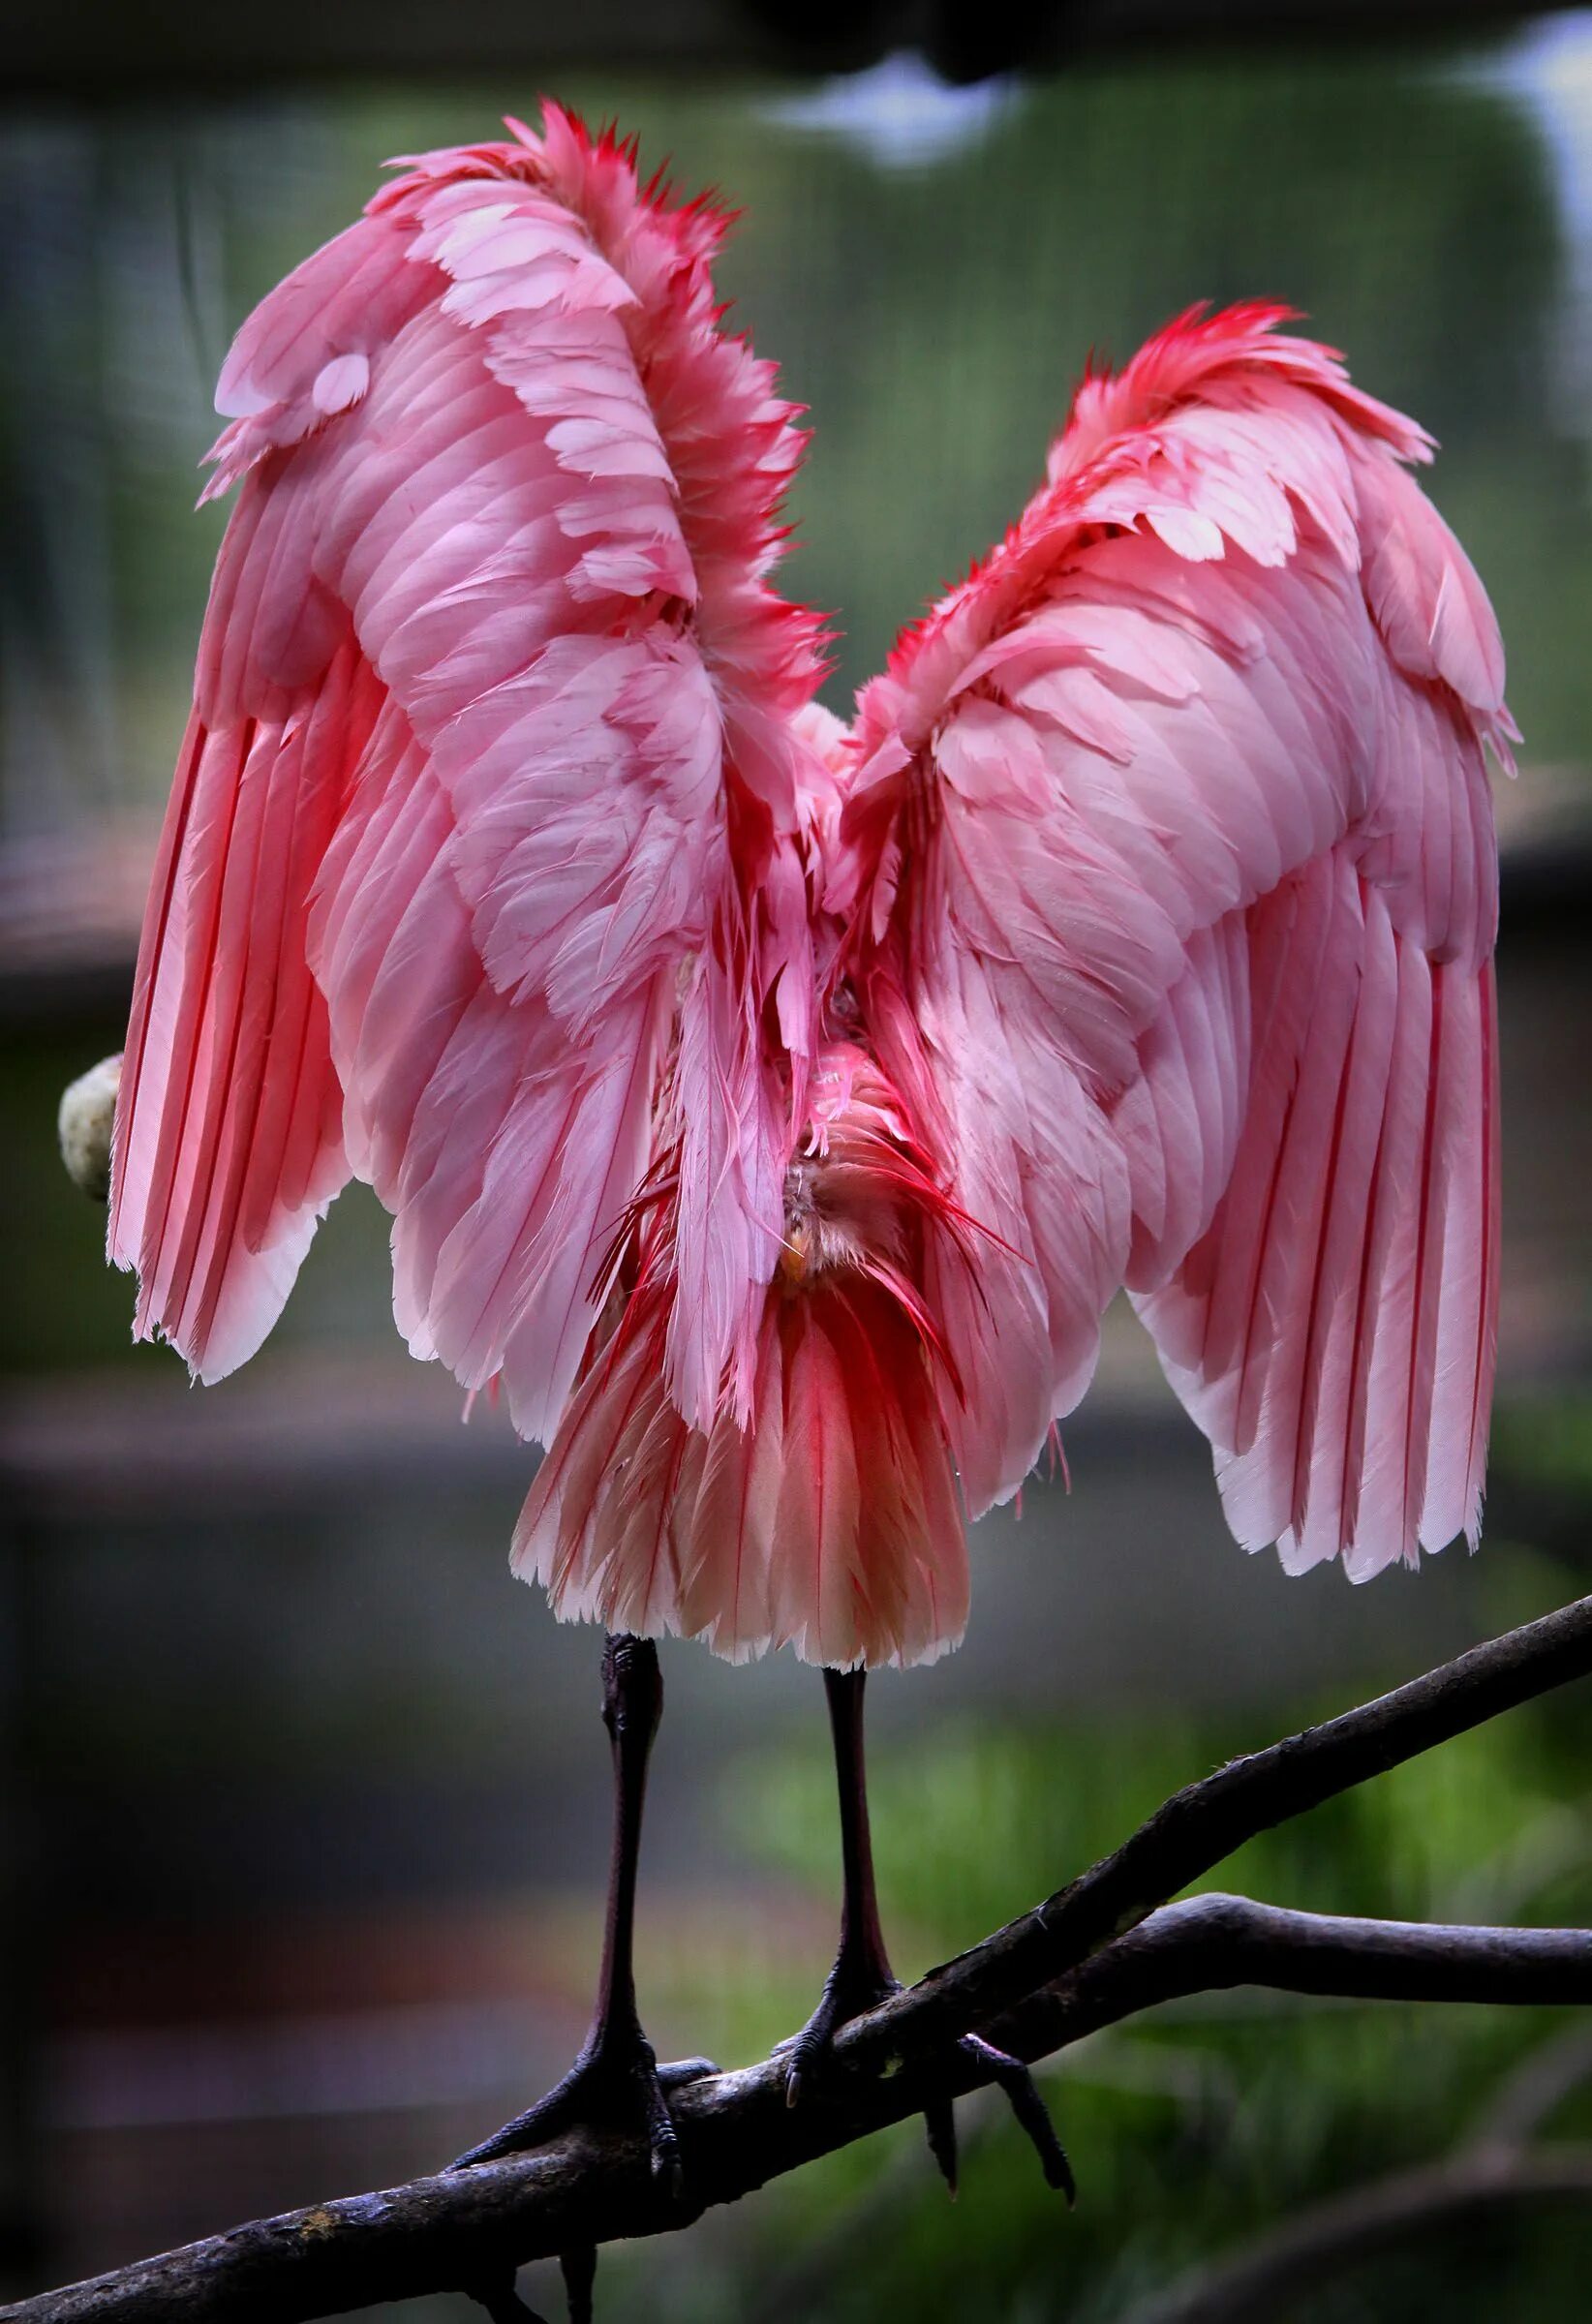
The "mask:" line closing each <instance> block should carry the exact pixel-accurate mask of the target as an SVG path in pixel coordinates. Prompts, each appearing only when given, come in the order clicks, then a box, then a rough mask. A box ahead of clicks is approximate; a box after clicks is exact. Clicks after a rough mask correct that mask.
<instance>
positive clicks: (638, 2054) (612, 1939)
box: [452, 1632, 716, 2265]
mask: <svg viewBox="0 0 1592 2324" xmlns="http://www.w3.org/2000/svg"><path fill="white" fill-rule="evenodd" d="M662 1710H663V1679H662V1674H661V1672H660V1671H659V1669H658V1649H657V1648H656V1647H655V1646H654V1644H653V1642H652V1640H651V1639H650V1638H637V1637H632V1636H630V1635H629V1634H628V1632H624V1633H620V1634H617V1635H614V1636H610V1637H609V1638H608V1639H607V1640H606V1642H605V1644H604V1646H603V1651H602V1723H603V1725H604V1726H605V1727H606V1728H607V1729H608V1734H609V1737H610V1739H611V1741H612V1744H613V1757H614V1844H613V1855H612V1859H611V1862H610V1866H609V1874H608V1914H607V1920H606V1923H605V1925H604V1929H603V1937H602V1969H601V1972H600V1974H599V1976H598V1980H597V2009H596V2012H595V2014H594V2016H593V2019H592V2028H591V2032H590V2033H588V2034H587V2036H586V2039H585V2042H584V2043H583V2044H582V2047H581V2052H580V2055H579V2057H578V2058H577V2059H576V2060H575V2063H574V2064H573V2065H572V2066H571V2067H570V2068H569V2071H568V2072H567V2073H566V2075H565V2077H564V2079H563V2081H562V2082H558V2083H555V2084H554V2086H553V2088H552V2089H551V2090H550V2091H549V2092H548V2094H547V2095H546V2096H545V2097H544V2098H542V2099H540V2100H538V2102H537V2103H536V2105H535V2106H533V2107H531V2108H530V2109H529V2110H528V2111H527V2112H526V2113H524V2114H519V2115H516V2116H515V2117H514V2120H513V2121H512V2122H511V2123H505V2125H504V2126H503V2128H502V2129H501V2130H498V2131H495V2132H494V2133H493V2135H492V2136H491V2137H490V2138H488V2139H483V2140H482V2141H481V2143H480V2145H479V2146H478V2147H472V2148H471V2149H470V2151H469V2153H468V2154H466V2155H461V2156H459V2158H458V2160H457V2162H455V2163H454V2164H453V2166H452V2167H453V2168H454V2169H455V2170H463V2169H466V2168H467V2167H469V2166H470V2165H471V2164H473V2163H478V2162H493V2161H496V2160H497V2158H498V2157H499V2156H502V2155H514V2154H518V2153H520V2152H521V2151H522V2150H523V2149H525V2148H527V2147H539V2146H544V2145H545V2144H546V2143H547V2141H548V2140H549V2139H553V2138H558V2137H560V2136H561V2135H562V2134H563V2133H564V2132H565V2131H566V2130H568V2129H572V2128H573V2127H574V2126H575V2125H577V2124H582V2125H590V2126H592V2127H595V2128H604V2129H606V2128H613V2129H617V2130H628V2131H640V2132H641V2133H642V2134H643V2135H644V2136H645V2138H646V2141H647V2145H648V2148H649V2150H650V2152H651V2154H652V2161H653V2171H654V2174H655V2176H657V2177H658V2179H660V2180H662V2181H663V2182H665V2184H666V2185H667V2186H669V2187H670V2189H671V2191H676V2192H677V2191H678V2190H679V2186H680V2177H681V2172H680V2147H679V2142H678V2140H677V2139H676V2137H675V2130H674V2125H673V2123H672V2122H671V2121H670V2119H669V2109H668V2103H667V2093H668V2092H669V2091H671V2090H677V2089H679V2088H680V2086H681V2085H682V2084H683V2083H686V2082H693V2081H697V2080H699V2079H700V2078H701V2077H702V2076H703V2075H704V2074H711V2073H713V2072H714V2071H715V2070H716V2069H715V2067H714V2066H713V2065H712V2064H710V2063H709V2061H708V2060H707V2059H706V2058H690V2059H686V2060H683V2061H681V2062H680V2063H678V2064H672V2065H659V2064H658V2061H657V2059H656V2058H655V2057H654V2055H653V2048H652V2044H651V2043H650V2042H649V2041H648V2039H647V2036H646V2034H645V2033H643V2032H642V2030H641V2020H640V2018H639V2017H638V2016H637V2014H636V2005H635V1977H634V1972H633V1967H632V1959H631V1945H632V1939H633V1935H634V1930H635V1880H636V1862H637V1859H638V1857H639V1855H640V1852H641V1813H642V1809H643V1806H644V1805H645V1802H646V1793H647V1761H648V1758H649V1757H650V1755H651V1752H652V1746H653V1737H654V1735H655V1734H656V1733H657V1732H658V1720H659V1718H660V1717H661V1715H662ZM570 2256H571V2259H572V2260H576V2261H577V2265H578V2256H577V2255H574V2254H571V2255H570Z"/></svg>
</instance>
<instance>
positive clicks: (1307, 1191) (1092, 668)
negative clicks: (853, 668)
mask: <svg viewBox="0 0 1592 2324" xmlns="http://www.w3.org/2000/svg"><path fill="white" fill-rule="evenodd" d="M1284 320H1285V318H1284V317H1283V316H1282V315H1281V314H1280V313H1279V312H1278V311H1275V310H1270V309H1263V308H1248V309H1240V310H1235V311H1232V312H1230V313H1228V314H1225V315H1218V316H1215V317H1211V318H1209V319H1202V318H1201V317H1199V316H1191V317H1186V318H1184V319H1183V320H1182V321H1180V322H1179V323H1177V324H1175V325H1174V326H1172V328H1171V329H1169V330H1168V331H1167V332H1165V333H1163V334H1162V335H1161V337H1160V338H1159V339H1157V340H1155V341H1152V342H1151V343H1150V344H1149V345H1148V347H1147V348H1146V349H1145V350H1144V351H1143V352H1142V353H1141V354H1140V355H1139V356H1138V357H1137V358H1136V359H1135V361H1134V362H1133V363H1132V364H1131V365H1130V366H1129V367H1128V369H1127V370H1126V371H1125V372H1124V373H1123V374H1122V375H1121V376H1120V377H1119V378H1118V379H1116V380H1098V379H1097V380H1090V381H1087V382H1086V383H1085V386H1084V388H1083V389H1082V390H1081V391H1080V395H1079V398H1078V401H1077V404H1076V406H1075V410H1074V413H1073V417H1072V420H1071V422H1070V424H1069V427H1068V429H1067V430H1066V432H1065V434H1064V435H1063V436H1062V437H1061V438H1060V439H1059V440H1058V443H1057V444H1056V448H1055V450H1054V452H1053V455H1052V461H1051V470H1050V479H1049V483H1048V485H1047V487H1046V489H1045V490H1044V491H1042V492H1041V493H1040V494H1039V495H1038V497H1037V498H1036V500H1035V501H1034V502H1033V504H1032V505H1030V507H1029V508H1028V510H1027V511H1026V514H1025V516H1024V518H1023V519H1022V521H1021V522H1020V524H1019V525H1018V526H1017V528H1015V530H1014V532H1013V533H1012V534H1011V535H1009V536H1008V538H1007V540H1006V541H1005V542H1004V543H1003V544H1002V545H1001V547H1000V548H998V549H997V550H996V551H995V554H994V555H993V556H992V557H991V558H990V560H989V561H988V562H987V564H986V565H985V566H983V567H982V568H981V569H980V570H979V571H978V572H976V573H975V574H974V576H973V577H972V579H971V580H970V581H969V582H968V583H967V584H966V585H965V586H964V588H963V589H961V590H960V591H958V592H956V593H954V594H953V596H951V597H950V598H948V599H947V600H946V601H945V602H944V603H943V604H942V605H941V606H940V607H939V608H937V609H936V611H935V613H934V615H933V616H932V617H931V618H930V619H929V621H928V622H927V623H926V624H925V625H924V626H923V627H921V628H920V629H919V630H917V631H915V632H912V633H909V634H908V636H907V637H906V638H905V639H904V640H903V643H902V645H901V646H900V647H899V648H898V650H897V653H896V655H895V657H894V658H893V660H892V664H891V667H890V670H889V672H888V674H887V675H886V676H885V677H883V678H881V679H879V680H877V681H875V682H874V684H873V687H872V688H870V689H869V690H868V692H867V693H866V694H865V696H864V697H863V702H862V705H861V714H860V719H859V723H858V729H857V749H858V766H857V771H856V773H855V775H854V778H853V780H852V784H851V789H850V794H849V798H848V801H847V806H846V810H845V818H844V823H843V826H842V841H843V844H842V848H841V849H840V851H839V853H838V856H837V863H836V870H835V872H834V874H833V888H834V893H835V896H836V899H837V902H839V903H840V904H841V905H842V907H843V908H850V909H851V910H852V911H853V912H854V914H855V915H856V919H855V925H854V931H853V947H854V953H853V964H852V974H853V981H854V983H855V985H856V988H857V991H858V994H859V997H860V1001H861V1005H862V1007H863V1009H864V1013H865V1016H866V1017H867V1020H868V1022H869V1024H870V1028H871V1031H872V1033H873V1037H874V1038H875V1040H876V1041H877V1043H878V1045H879V1047H880V1051H881V1055H882V1056H883V1058H884V1060H885V1062H886V1065H887V1069H888V1070H890V1071H891V1072H892V1073H893V1074H894V1076H895V1077H896V1079H897V1081H898V1083H899V1084H900V1086H902V1087H903V1090H906V1091H908V1092H910V1093H911V1096H912V1099H913V1102H914V1104H915V1105H916V1107H917V1109H918V1112H919V1115H920V1118H921V1119H922V1120H923V1122H924V1123H925V1124H926V1125H927V1129H926V1134H927V1135H929V1136H930V1137H931V1138H932V1139H933V1140H934V1141H937V1144H938V1149H939V1151H940V1153H941V1154H942V1156H943V1157H944V1159H945V1165H946V1168H947V1170H948V1171H949V1172H950V1174H951V1175H952V1177H953V1180H954V1183H955V1185H956V1188H957V1192H958V1196H959V1199H960V1200H961V1201H962V1202H963V1203H964V1206H965V1208H967V1209H968V1210H969V1211H971V1212H972V1213H973V1214H974V1215H975V1216H976V1217H978V1218H979V1219H981V1220H982V1221H983V1223H984V1224H985V1226H986V1227H987V1228H988V1229H989V1230H991V1231H992V1238H991V1250H990V1256H989V1261H988V1265H987V1266H986V1268H985V1269H983V1270H982V1272H983V1276H984V1284H985V1291H984V1297H983V1298H982V1299H981V1300H980V1299H975V1298H974V1297H973V1296H972V1295H971V1294H970V1293H969V1292H967V1291H966V1290H963V1291H962V1292H960V1293H959V1292H958V1289H957V1286H956V1285H954V1284H948V1285H947V1286H946V1287H945V1297H946V1299H947V1300H949V1302H950V1303H951V1313H950V1317H949V1325H950V1329H951V1330H952V1331H953V1334H954V1337H955V1342H956V1348H957V1355H958V1361H959V1364H960V1366H961V1368H962V1370H963V1372H964V1375H965V1376H966V1377H967V1378H968V1379H969V1380H971V1381H976V1382H977V1383H979V1386H978V1388H977V1389H976V1390H975V1391H973V1392H972V1393H971V1394H970V1395H969V1399H968V1406H967V1410H966V1412H965V1413H963V1414H960V1415H954V1416H952V1418H953V1425H954V1426H955V1427H956V1428H957V1430H958V1432H959V1452H960V1457H961V1461H962V1466H963V1473H964V1480H965V1482H966V1484H967V1489H968V1492H969V1497H970V1499H971V1500H972V1501H973V1502H974V1504H975V1506H983V1505H984V1504H985V1503H987V1502H988V1501H989V1500H990V1499H993V1498H995V1497H998V1496H1000V1495H1003V1494H1005V1493H1007V1492H1009V1491H1010V1490H1011V1489H1012V1488H1013V1487H1014V1486H1015V1484H1016V1483H1018V1482H1019V1481H1020V1479H1021V1476H1022V1475H1023V1473H1024V1472H1025V1470H1026V1467H1027V1466H1028V1464H1029V1462H1030V1461H1031V1460H1032V1458H1033V1457H1034V1455H1035V1453H1036V1452H1037V1451H1038V1449H1039V1446H1040V1443H1041V1441H1042V1437H1043V1433H1044V1430H1045V1428H1046V1426H1047V1425H1048V1424H1049V1422H1050V1421H1051V1419H1052V1417H1053V1415H1054V1414H1056V1413H1059V1412H1064V1411H1065V1410H1067V1409H1069V1408H1070V1406H1071V1405H1072V1404H1073V1403H1074V1402H1076V1400H1077V1397H1078V1396H1079V1394H1081V1393H1082V1391H1083V1388H1084V1386H1085V1385H1086V1384H1087V1379H1088V1376H1089V1373H1090V1370H1091V1367H1092V1364H1093V1361H1094V1357H1095V1350H1096V1338H1097V1328H1098V1319H1099V1316H1100V1313H1101V1311H1102V1309H1103V1307H1104V1305H1105V1303H1106V1300H1108V1299H1109V1297H1110V1295H1111V1293H1112V1292H1113V1290H1115V1288H1116V1287H1117V1285H1118V1284H1120V1283H1126V1284H1127V1285H1128V1287H1129V1289H1130V1291H1131V1292H1132V1294H1133V1296H1134V1299H1135V1301H1136V1303H1137V1305H1138V1308H1139V1312H1140V1313H1141V1315H1142V1316H1143V1317H1144V1319H1145V1321H1146V1322H1147V1323H1148V1327H1149V1329H1150V1330H1151V1331H1152V1333H1153V1334H1154V1336H1155V1340H1156V1344H1157V1347H1158V1349H1159V1351H1160V1354H1161V1357H1162V1361H1163V1363H1164V1365H1165V1367H1166V1370H1167V1372H1168V1374H1169V1376H1170V1378H1171V1380H1172V1381H1173V1384H1174V1386H1175V1387H1176V1388H1177V1390H1178V1391H1179V1394H1180V1396H1181V1397H1182V1399H1183V1401H1184V1402H1185V1403H1186V1405H1187V1406H1188V1408H1189V1410H1190V1411H1191V1412H1192V1413H1193V1414H1194V1416H1195V1417H1196V1419H1197V1420H1198V1421H1199V1422H1200V1424H1201V1425H1202V1427H1203V1428H1204V1429H1205V1430H1206V1432H1207V1434H1208V1435H1209V1437H1210V1439H1211V1442H1212V1444H1213V1446H1214V1448H1215V1452H1216V1462H1217V1470H1218V1475H1219V1478H1220V1482H1221V1487H1222V1493H1223V1498H1224V1502H1225V1505H1226V1509H1227V1513H1228V1515H1229V1518H1230V1520H1231V1522H1232V1524H1233V1527H1234V1530H1235V1532H1236V1533H1237V1534H1238V1535H1239V1538H1240V1540H1241V1541H1242V1542H1244V1543H1245V1544H1247V1545H1248V1546H1251V1547H1255V1546H1258V1545H1260V1544H1263V1543H1269V1542H1272V1541H1276V1542H1279V1543H1280V1544H1281V1547H1282V1553H1283V1556H1284V1559H1285V1561H1286V1562H1287V1563H1289V1564H1290V1565H1292V1566H1303V1565H1307V1564H1310V1563H1313V1562H1315V1561H1316V1560H1318V1559H1320V1558H1324V1557H1332V1556H1335V1555H1341V1556H1342V1557H1343V1559H1344V1561H1345V1564H1346V1566H1347V1568H1348V1570H1349V1571H1350V1573H1351V1574H1354V1575H1364V1574H1368V1573H1372V1572H1375V1571H1377V1570H1378V1569H1379V1568H1380V1567H1382V1566H1384V1565H1386V1564H1387V1563H1389V1562H1391V1561H1392V1560H1393V1559H1395V1558H1397V1557H1399V1556H1403V1557H1406V1558H1411V1559H1413V1558H1414V1557H1415V1556H1416V1555H1417V1553H1418V1546H1419V1545H1421V1544H1424V1545H1425V1546H1426V1547H1428V1548H1439V1547H1441V1546H1442V1545H1443V1544H1445V1543H1446V1542H1448V1541H1449V1540H1450V1539H1452V1538H1453V1536H1454V1534H1455V1533H1457V1532H1460V1531H1464V1532H1466V1533H1467V1534H1468V1535H1470V1536H1471V1537H1472V1538H1473V1539H1474V1537H1475V1533H1476V1529H1477V1526H1478V1522H1479V1510H1480V1496H1481V1488H1482V1478H1483V1465H1484V1457H1485V1435H1486V1421H1487V1413H1488V1407H1489V1402H1490V1394H1491V1381H1492V1366H1493V1345H1494V1318H1495V1306H1496V1292H1497V1251H1498V1237H1497V1207H1498V1180H1497V1107H1496V1057H1495V1035H1494V1014H1493V988H1492V971H1491V952H1492V944H1493V934H1494V926H1495V917H1496V868H1497V866H1496V842H1495V838H1494V833H1493V824H1492V815H1491V806H1490V799H1489V795H1488V788H1487V781H1486V776H1485V766H1484V756H1483V746H1484V743H1491V744H1492V745H1493V746H1494V747H1495V748H1496V749H1498V750H1499V751H1500V753H1501V754H1503V755H1504V756H1505V757H1506V758H1507V748H1508V742H1509V740H1510V738H1511V737H1512V735H1513V731H1514V730H1513V728H1512V727H1511V726H1510V724H1509V720H1508V715H1507V712H1506V711H1505V709H1504V707H1503V694H1502V687H1503V659H1502V653H1501V649H1500V646H1499V642H1498V637H1497V633H1496V630H1495V627H1494V625H1493V621H1492V617H1491V613H1490V610H1489V608H1488V606H1487V603H1486V599H1485V596H1484V594H1483V592H1482V589H1481V586H1480V583H1479V582H1478V581H1477V579H1476V576H1475V574H1474V572H1473V570H1472V568H1471V566H1470V565H1469V564H1468V562H1467V561H1466V559H1465V557H1464V554H1463V552H1462V551H1461V550H1460V548H1459V547H1458V545H1457V543H1456V542H1455V541H1454V538H1453V536H1452V535H1450V534H1449V532H1448V530H1447V528H1446V527H1445V526H1444V525H1443V523H1442V521H1441V519H1440V518H1439V517H1438V516H1437V514H1436V512H1435V511H1434V510H1433V509H1432V507H1431V506H1430V505H1429V504H1428V503H1427V502H1426V501H1425V500H1424V497H1423V495H1422V494H1421V492H1420V491H1419V489H1418V487H1417V486H1416V484H1415V483H1414V481H1413V479H1412V478H1411V477H1410V475H1409V474H1408V473H1407V468H1406V466H1405V465H1403V464H1404V463H1409V462H1412V461H1416V460H1420V459H1424V458H1425V457H1426V456H1427V454H1428V449H1429V447H1428V445H1427V443H1426V441H1425V440H1424V438H1423V437H1422V436H1421V435H1420V433H1419V431H1417V430H1416V429H1415V428H1414V427H1413V426H1412V425H1411V423H1409V422H1407V421H1404V420H1402V419H1401V418H1399V416H1398V415H1397V414H1396V413H1392V412H1390V411H1388V410H1387V409H1386V408H1385V407H1383V406H1380V405H1377V404H1375V403H1373V402H1372V401H1370V399H1368V398H1365V397H1362V396H1361V395H1359V394H1358V393H1356V392H1355V391H1354V390H1353V389H1352V388H1351V387H1350V386H1349V384H1348V382H1347V380H1346V378H1345V376H1344V374H1343V372H1342V370H1341V368H1340V367H1339V365H1338V364H1337V362H1336V361H1335V359H1334V358H1333V357H1332V356H1331V355H1330V354H1329V353H1328V352H1326V351H1324V350H1322V349H1319V348H1316V347H1314V346H1312V345H1310V344H1309V343H1307V342H1304V341H1301V340H1298V339H1294V338H1289V337H1287V336H1284V335H1283V334H1282V333H1280V332H1279V331H1278V330H1277V329H1276V325H1277V324H1278V323H1279V322H1281V321H1284ZM995 1238H999V1239H998V1242H997V1241H995Z"/></svg>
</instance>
